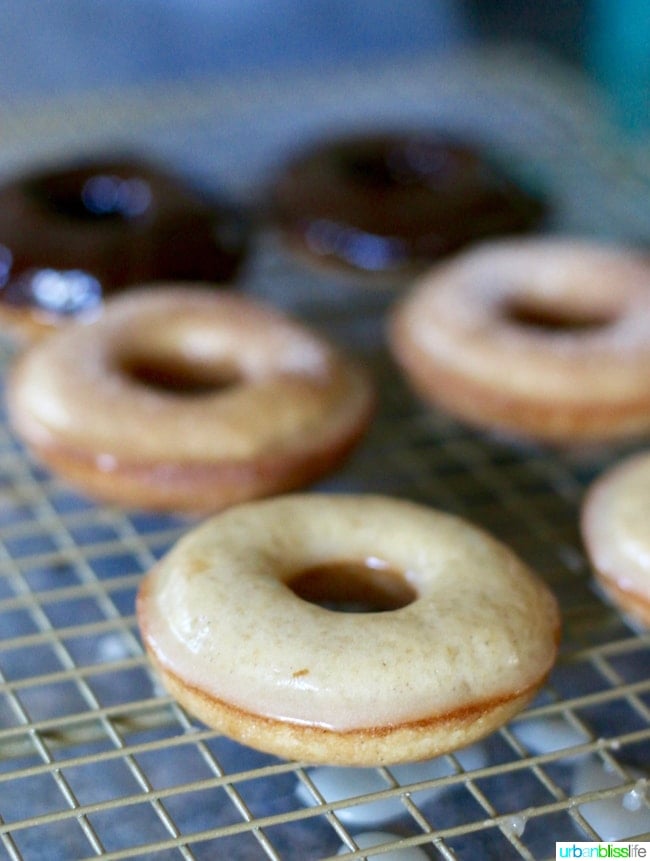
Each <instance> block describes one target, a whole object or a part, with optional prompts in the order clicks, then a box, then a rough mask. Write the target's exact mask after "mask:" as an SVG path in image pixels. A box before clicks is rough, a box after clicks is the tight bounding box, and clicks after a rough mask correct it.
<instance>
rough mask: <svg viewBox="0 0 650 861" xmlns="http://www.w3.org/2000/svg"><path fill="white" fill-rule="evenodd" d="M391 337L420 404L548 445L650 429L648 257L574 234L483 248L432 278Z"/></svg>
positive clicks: (401, 313) (419, 287)
mask: <svg viewBox="0 0 650 861" xmlns="http://www.w3.org/2000/svg"><path fill="white" fill-rule="evenodd" d="M389 340H390V344H391V348H392V352H393V354H394V356H395V358H396V359H397V362H398V363H399V365H400V366H401V368H402V369H403V371H404V372H405V374H406V376H407V378H408V379H409V380H410V382H411V384H412V385H413V388H414V390H415V391H416V392H417V393H418V394H419V395H420V396H421V397H422V398H423V400H425V401H427V402H429V403H431V404H434V405H439V406H440V407H442V408H444V409H445V410H446V411H448V412H449V413H450V414H452V415H453V416H455V417H456V418H459V419H461V420H463V421H466V422H468V423H471V424H473V425H476V426H478V427H481V428H489V429H493V430H496V431H498V432H503V433H505V434H506V435H510V436H513V437H520V438H530V439H536V440H541V441H545V442H549V443H558V444H564V443H574V442H588V441H592V442H595V441H603V440H612V439H620V438H625V437H634V436H637V435H641V434H644V433H647V432H648V430H650V264H649V261H648V258H646V257H643V256H642V255H641V254H635V253H634V252H633V251H631V250H629V249H625V248H616V247H613V246H608V245H604V244H602V245H601V244H598V243H596V242H589V241H587V240H578V239H559V238H546V239H532V238H531V239H520V240H514V239H513V240H503V241H493V242H489V243H485V244H483V245H481V246H477V247H475V248H473V249H470V250H468V251H466V252H464V253H462V254H460V255H458V256H457V257H456V258H455V259H453V260H451V261H450V262H448V263H447V264H443V265H440V266H439V267H436V268H434V269H432V270H431V271H430V272H429V273H427V274H426V275H425V276H424V277H423V278H422V279H421V280H420V281H419V282H418V283H417V284H416V285H415V286H414V287H413V289H412V290H411V292H410V294H409V295H408V296H407V297H406V298H405V299H404V301H403V302H401V303H398V304H397V305H396V307H395V308H394V309H393V312H392V314H391V318H390V323H389Z"/></svg>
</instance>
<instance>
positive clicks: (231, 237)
mask: <svg viewBox="0 0 650 861" xmlns="http://www.w3.org/2000/svg"><path fill="white" fill-rule="evenodd" d="M247 234H248V231H247V224H246V220H245V219H244V217H243V216H242V214H241V213H239V212H238V211H237V210H236V209H235V208H234V207H231V206H229V205H227V204H225V202H223V201H221V200H216V199H214V198H209V197H207V196H205V195H203V194H201V193H199V192H198V190H196V189H194V188H193V187H191V186H190V185H189V184H188V183H187V182H185V180H183V179H181V178H180V177H177V176H174V175H172V174H169V173H167V172H165V171H163V170H160V169H159V168H157V167H155V166H153V165H151V164H148V163H147V162H144V161H141V160H138V159H133V158H124V157H117V158H101V159H93V160H88V161H85V162H78V163H74V164H69V165H61V166H59V167H57V168H54V169H51V170H46V171H43V172H41V173H37V174H32V175H28V176H25V177H20V178H18V179H16V180H15V181H13V182H10V183H8V184H6V185H4V186H3V187H1V188H0V303H5V304H6V305H10V306H11V307H12V308H14V309H16V310H17V309H24V310H25V312H26V313H28V314H29V313H34V314H41V313H42V312H46V314H47V316H48V317H50V318H51V319H52V321H53V322H56V319H57V318H60V317H70V316H79V315H82V314H84V313H85V314H88V313H92V312H93V311H95V310H96V309H97V308H98V307H99V305H100V304H101V301H102V297H104V296H107V295H110V294H112V293H114V292H116V291H118V290H121V289H123V288H125V287H126V286H127V285H130V284H136V283H146V282H150V281H157V280H165V281H209V282H221V283H224V282H228V281H230V280H232V279H234V278H235V277H236V275H237V273H238V271H239V269H240V266H241V265H242V263H243V260H244V258H245V255H246V251H247V245H248V235H247Z"/></svg>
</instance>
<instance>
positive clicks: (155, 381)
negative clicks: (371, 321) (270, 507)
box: [7, 284, 374, 512]
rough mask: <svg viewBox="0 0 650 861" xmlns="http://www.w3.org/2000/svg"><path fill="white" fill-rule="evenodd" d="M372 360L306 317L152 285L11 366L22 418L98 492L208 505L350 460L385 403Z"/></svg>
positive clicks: (16, 423) (66, 467)
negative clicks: (350, 353)
mask: <svg viewBox="0 0 650 861" xmlns="http://www.w3.org/2000/svg"><path fill="white" fill-rule="evenodd" d="M373 402H374V397H373V389H372V386H371V384H370V381H369V379H368V377H367V375H366V373H365V371H364V370H363V369H362V368H361V367H358V366H357V365H356V363H353V362H352V361H350V360H349V359H348V358H347V357H343V356H342V355H341V354H340V352H339V351H338V350H336V349H335V348H334V347H333V346H332V345H330V344H328V343H326V342H325V341H324V340H323V339H321V338H320V337H318V336H317V335H316V334H314V333H312V332H311V331H310V330H309V329H307V328H305V327H304V326H302V325H301V324H299V323H298V322H296V321H293V320H290V319H289V318H288V317H286V316H284V315H282V314H280V313H279V312H277V311H275V310H273V309H271V308H269V307H267V306H264V305H262V304H260V303H258V302H256V301H254V300H252V299H248V298H245V297H243V296H238V295H234V294H228V293H223V292H216V291H212V290H211V289H210V288H209V287H204V286H202V285H201V286H197V285H195V286H193V287H190V286H189V285H188V286H183V287H182V288H179V287H177V286H175V285H160V284H157V285H155V286H154V285H152V286H150V287H142V288H140V289H137V290H133V291H131V292H129V293H125V294H123V295H122V296H120V297H117V298H114V299H112V300H110V301H109V302H107V304H106V309H105V312H104V313H103V314H102V316H101V317H100V318H99V319H98V320H96V321H95V322H93V323H89V324H87V325H83V326H82V325H76V326H68V327H64V328H62V329H60V330H59V331H57V332H55V333H54V334H52V335H50V336H49V337H48V338H46V339H43V340H42V341H40V342H38V343H36V344H34V345H32V346H31V347H30V348H29V349H27V350H26V351H25V353H24V355H22V356H20V357H19V358H18V360H17V362H16V363H15V365H14V367H13V368H12V369H11V373H10V375H9V380H8V385H7V404H8V411H9V420H10V422H11V425H12V426H13V428H14V430H15V431H16V433H17V434H18V436H20V437H21V438H22V439H23V441H24V442H25V443H26V444H27V446H28V447H29V448H30V449H31V450H32V452H33V454H34V455H35V456H36V457H37V458H38V459H39V460H40V461H42V462H43V463H44V464H46V465H47V466H49V467H50V468H51V469H52V470H53V471H54V472H56V473H59V474H60V475H61V476H63V477H64V478H66V479H67V480H68V481H69V482H71V483H73V484H75V485H76V486H77V487H79V488H80V489H82V490H84V491H85V492H86V493H87V494H88V495H90V496H95V497H97V498H99V499H103V500H108V501H113V502H118V503H121V504H124V505H133V506H139V507H143V508H149V509H161V510H178V511H192V512H193V511H196V512H204V511H209V510H213V509H215V510H216V509H219V508H222V507H223V506H225V505H229V504H232V503H234V502H239V501H241V500H244V499H250V498H253V497H255V496H263V495H266V494H270V493H276V492H279V491H281V490H289V489H293V488H295V487H298V486H300V485H302V484H304V483H308V482H310V481H313V480H315V479H317V478H319V477H321V476H322V475H324V474H325V473H327V472H328V471H330V470H331V469H334V468H335V467H336V466H338V465H339V464H340V463H341V462H342V460H343V459H344V457H345V456H346V455H347V454H348V452H349V451H350V450H351V448H352V447H353V446H354V445H355V443H357V442H358V441H359V439H360V437H361V436H362V434H363V432H364V431H365V429H366V427H367V424H368V422H369V419H370V416H371V414H372V409H373V405H374V404H373Z"/></svg>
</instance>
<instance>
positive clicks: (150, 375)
mask: <svg viewBox="0 0 650 861" xmlns="http://www.w3.org/2000/svg"><path fill="white" fill-rule="evenodd" d="M119 372H120V373H121V374H122V375H123V376H124V377H126V378H127V379H128V380H129V382H131V383H135V384H136V385H138V386H143V387H146V388H148V389H153V390H155V391H159V392H163V393H167V394H171V395H178V396H200V395H207V394H215V393H216V392H219V391H224V390H226V389H231V388H233V387H235V386H237V385H238V384H239V383H240V382H241V381H242V375H241V373H240V372H239V370H238V369H237V368H235V367H234V366H232V365H229V364H226V363H223V364H220V365H214V364H212V363H211V364H203V363H199V362H191V361H189V360H187V359H185V358H183V357H173V358H172V357H167V356H130V357H128V358H124V359H123V360H122V361H121V363H120V366H119Z"/></svg>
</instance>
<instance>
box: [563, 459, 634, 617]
mask: <svg viewBox="0 0 650 861" xmlns="http://www.w3.org/2000/svg"><path fill="white" fill-rule="evenodd" d="M648 512H650V452H648V451H643V452H638V453H636V454H633V455H628V456H627V457H626V458H624V459H623V460H621V461H619V462H618V463H616V464H615V465H614V466H612V467H610V468H609V469H607V470H605V472H604V473H603V474H602V475H601V476H599V477H598V478H597V479H596V480H595V481H594V482H593V483H592V484H591V486H590V487H589V488H588V490H587V492H586V494H585V497H584V499H583V502H582V510H581V518H580V524H581V531H582V537H583V543H584V545H585V548H586V551H587V555H588V557H589V560H590V563H591V566H592V568H593V571H594V574H595V577H596V581H597V583H598V584H599V585H600V587H601V589H602V591H603V592H604V594H605V595H606V596H607V597H608V598H610V599H611V600H612V601H613V602H614V603H615V604H616V605H617V606H618V607H619V608H620V609H621V610H622V611H623V612H624V613H626V614H628V615H629V616H630V617H631V618H632V619H634V620H636V621H637V622H639V623H640V624H642V625H643V626H645V627H650V521H649V520H648Z"/></svg>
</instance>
